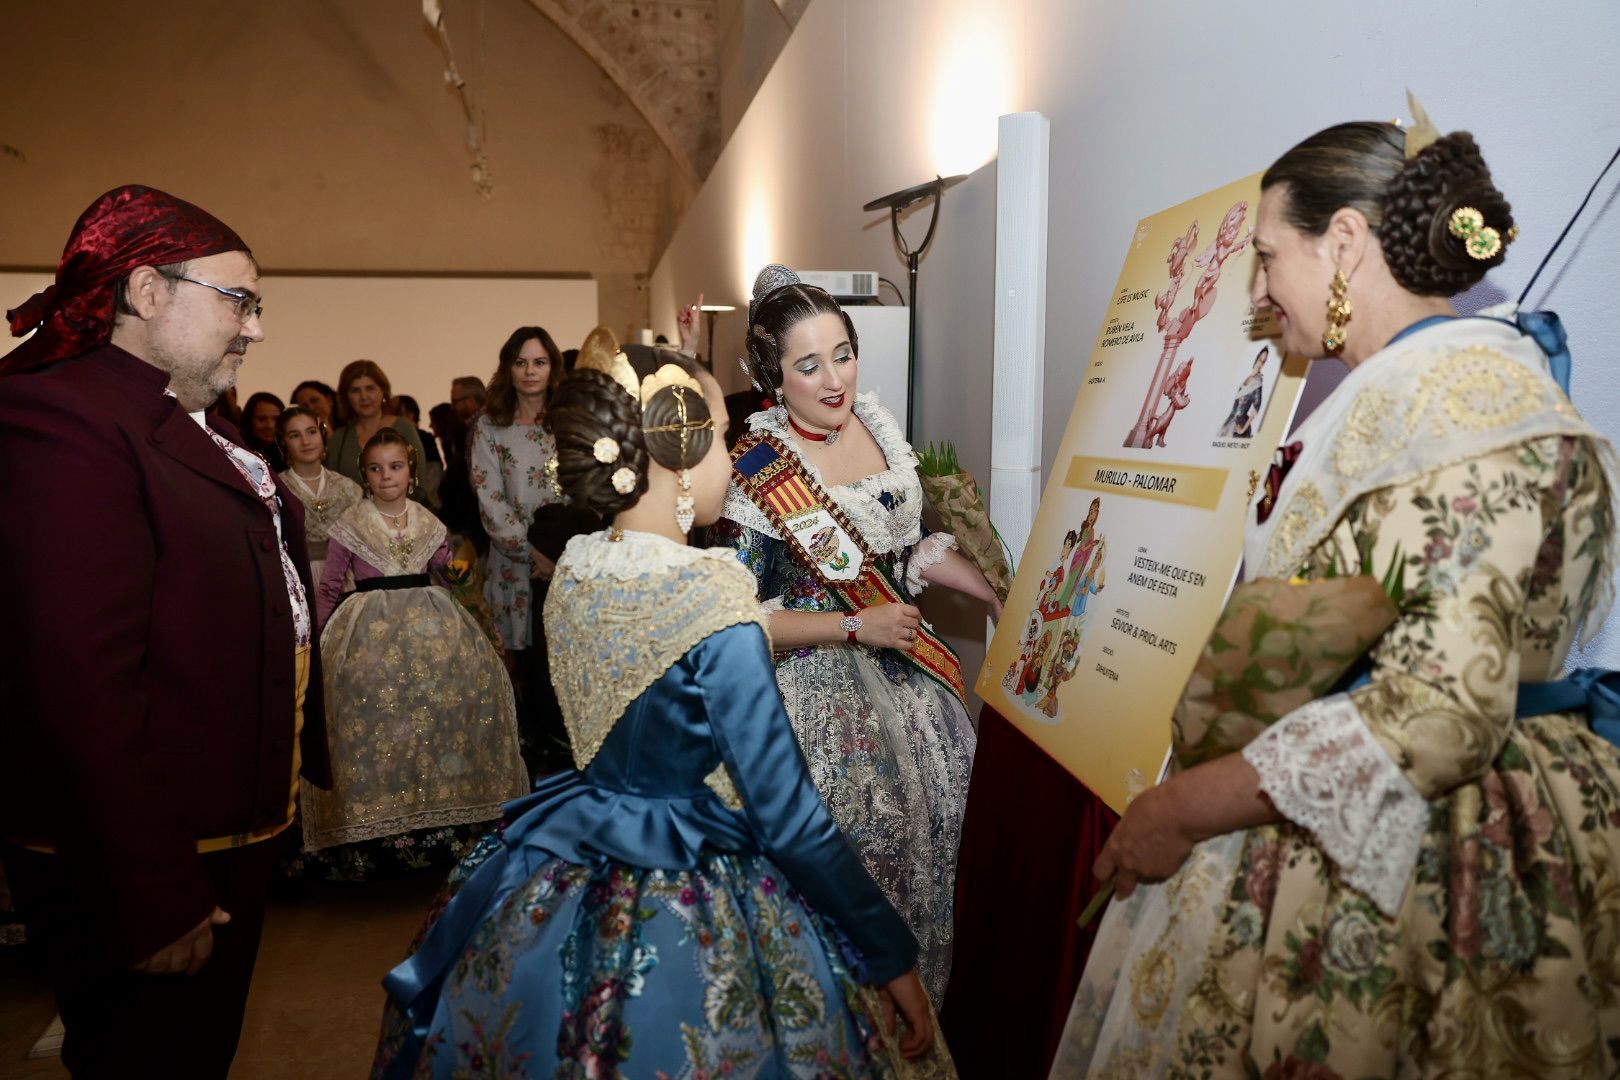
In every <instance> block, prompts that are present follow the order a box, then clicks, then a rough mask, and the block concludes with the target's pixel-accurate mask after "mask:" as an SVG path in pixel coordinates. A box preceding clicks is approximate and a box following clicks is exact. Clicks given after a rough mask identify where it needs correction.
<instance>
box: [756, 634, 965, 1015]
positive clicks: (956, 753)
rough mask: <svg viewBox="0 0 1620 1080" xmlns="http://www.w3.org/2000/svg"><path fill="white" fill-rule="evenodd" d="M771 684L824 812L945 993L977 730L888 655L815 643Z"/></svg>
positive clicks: (938, 997) (937, 999)
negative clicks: (906, 929) (852, 849)
mask: <svg viewBox="0 0 1620 1080" xmlns="http://www.w3.org/2000/svg"><path fill="white" fill-rule="evenodd" d="M776 681H777V685H778V686H779V687H780V688H781V690H782V700H783V703H784V704H785V705H786V706H787V713H788V717H789V719H791V720H792V722H793V733H794V735H795V736H797V738H798V740H799V748H800V749H801V750H802V751H803V752H804V760H805V764H807V765H808V766H809V767H810V776H811V779H813V780H814V781H815V784H816V790H817V791H819V792H820V793H821V798H822V801H824V802H825V803H826V804H827V809H828V810H829V811H831V813H832V817H833V820H834V821H835V822H837V823H838V827H839V829H841V830H842V831H843V833H844V835H845V836H847V837H849V841H850V843H851V844H853V845H854V846H855V850H856V852H857V853H858V854H859V855H860V857H861V862H862V863H863V864H864V865H865V866H866V871H867V873H869V874H871V875H872V880H874V881H876V882H877V883H878V887H879V888H881V889H882V890H883V894H884V895H885V896H887V897H888V899H889V902H890V903H891V904H893V905H894V909H895V910H896V911H898V912H899V913H900V917H901V918H903V919H905V920H906V923H907V925H908V926H910V927H911V932H912V934H914V935H915V936H916V938H917V944H918V945H919V946H920V947H921V950H922V951H921V952H920V953H919V954H918V957H917V970H918V974H919V975H920V976H921V977H922V981H923V985H924V986H925V987H926V988H927V989H928V994H929V997H930V998H932V999H933V1001H934V1004H935V1005H936V1006H938V1005H940V1004H941V1003H943V1001H944V997H945V986H946V984H947V983H948V982H949V981H950V975H951V947H952V944H953V941H954V937H955V933H954V907H953V905H954V902H955V896H956V856H957V849H958V848H959V847H960V845H961V841H962V815H963V814H964V813H965V812H966V810H967V795H968V779H969V777H970V776H971V774H972V772H973V753H974V750H975V749H976V748H977V746H978V735H977V734H976V733H975V732H974V730H973V725H972V723H971V722H969V720H968V716H967V712H966V710H964V709H963V708H962V703H961V702H960V701H959V700H957V698H956V696H955V695H954V694H952V693H951V692H950V691H949V690H947V689H945V688H944V687H943V686H941V685H940V684H938V683H936V682H935V681H933V680H932V679H930V678H928V677H927V676H925V675H923V674H922V673H921V672H919V671H917V670H916V669H915V668H912V667H909V666H906V665H905V664H903V663H902V662H900V661H898V660H895V659H893V658H892V657H891V656H889V655H886V654H882V653H873V652H872V651H871V650H867V649H861V648H854V647H850V646H846V645H830V646H821V647H818V648H814V649H809V650H804V651H803V652H801V653H796V654H794V655H793V656H791V657H789V658H788V659H786V660H783V661H781V662H780V663H778V664H777V668H776Z"/></svg>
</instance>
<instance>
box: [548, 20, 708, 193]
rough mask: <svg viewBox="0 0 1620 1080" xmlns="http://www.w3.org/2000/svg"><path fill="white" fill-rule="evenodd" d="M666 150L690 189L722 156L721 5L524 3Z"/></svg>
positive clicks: (700, 181)
mask: <svg viewBox="0 0 1620 1080" xmlns="http://www.w3.org/2000/svg"><path fill="white" fill-rule="evenodd" d="M529 4H530V6H532V7H533V8H535V9H536V10H537V11H539V12H540V13H541V14H543V15H545V16H546V17H547V18H549V19H551V21H552V22H554V23H556V24H557V25H558V26H559V27H560V28H561V29H562V31H563V32H564V33H565V34H567V35H568V36H569V37H570V38H571V39H572V40H573V41H574V43H575V44H577V45H578V46H579V47H580V48H581V49H583V50H584V51H585V53H586V55H588V56H589V57H590V58H591V59H592V60H595V61H596V62H597V64H599V65H601V68H602V70H603V71H604V72H606V73H607V76H608V78H610V79H612V80H613V82H614V83H615V84H616V85H617V86H618V87H619V89H621V90H623V91H624V94H625V96H626V97H627V98H629V99H630V102H631V104H632V105H634V106H635V107H636V110H637V111H639V112H640V113H641V115H642V116H643V117H645V118H646V120H647V123H648V125H649V126H651V127H652V129H653V131H654V132H655V133H656V134H657V135H658V138H659V139H660V140H662V141H663V143H664V145H665V146H666V147H668V148H669V152H670V154H671V156H673V157H674V159H675V162H676V164H677V165H678V166H679V167H680V168H681V170H682V171H683V172H685V173H686V174H687V176H688V177H690V178H691V179H692V181H693V182H694V184H700V183H702V181H703V178H704V177H706V176H708V174H709V170H710V169H711V168H713V167H714V162H715V159H716V158H718V157H719V156H720V93H719V89H720V63H719V59H720V49H719V18H718V12H717V9H718V0H529Z"/></svg>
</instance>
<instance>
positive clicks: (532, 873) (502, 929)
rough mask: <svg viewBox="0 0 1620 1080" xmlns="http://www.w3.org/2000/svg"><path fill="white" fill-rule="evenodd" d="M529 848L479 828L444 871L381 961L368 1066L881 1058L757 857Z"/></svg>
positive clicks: (807, 929)
mask: <svg viewBox="0 0 1620 1080" xmlns="http://www.w3.org/2000/svg"><path fill="white" fill-rule="evenodd" d="M534 854H535V853H534V850H533V849H532V848H530V849H527V850H524V849H522V848H509V847H508V846H507V844H506V843H505V842H504V841H503V840H501V839H500V838H498V837H497V836H494V835H491V836H490V837H487V838H486V839H485V840H484V841H482V842H481V843H480V844H479V845H478V846H477V847H475V848H474V849H473V850H472V851H471V852H470V853H469V854H468V855H467V857H466V858H465V859H463V860H462V862H461V864H460V865H459V866H458V867H457V869H456V870H455V871H454V872H453V873H452V875H451V880H450V884H449V885H448V886H447V888H446V890H445V892H444V893H443V895H442V896H441V897H440V899H439V901H438V902H437V903H436V905H435V910H434V913H433V914H432V915H431V916H430V918H429V920H428V923H427V925H426V926H425V927H424V928H423V932H422V935H420V936H419V938H418V941H417V944H416V945H415V946H413V953H414V954H415V955H414V956H413V957H412V959H411V960H410V961H408V962H407V963H406V964H403V965H401V966H400V968H397V969H396V970H395V973H394V974H393V975H392V976H390V979H389V990H390V1000H389V1003H388V1007H387V1010H386V1012H385V1014H384V1018H383V1033H382V1038H381V1041H380V1044H379V1046H378V1049H377V1055H376V1060H375V1063H374V1066H373V1069H374V1072H373V1075H374V1076H376V1077H389V1078H403V1077H414V1078H423V1077H443V1078H449V1077H486V1076H487V1077H495V1076H499V1077H509V1078H517V1077H542V1076H544V1077H550V1076H581V1077H585V1076H603V1077H607V1076H624V1077H648V1078H653V1077H662V1076H670V1077H675V1076H684V1077H713V1078H716V1080H718V1078H720V1077H723V1076H733V1075H735V1076H748V1077H761V1078H768V1077H806V1078H809V1077H857V1076H882V1075H888V1071H887V1069H886V1068H885V1067H884V1066H883V1065H882V1064H881V1063H880V1062H879V1061H875V1060H873V1059H872V1058H871V1057H870V1056H869V1053H868V1050H867V1047H868V1040H869V1038H870V1036H871V1034H872V1031H871V1023H870V1021H869V1020H868V1018H867V1014H866V1013H865V1012H863V1011H861V1009H860V1008H859V1007H858V1006H857V1005H856V1004H855V1003H856V1002H859V1001H860V1000H861V999H862V989H861V988H860V987H859V986H858V985H857V984H856V983H855V981H854V979H853V978H852V976H851V973H850V970H849V967H848V965H847V963H846V961H845V958H844V955H843V952H842V950H841V949H840V947H839V944H838V943H837V941H836V939H835V935H834V934H833V932H832V931H831V930H830V928H829V927H828V926H827V924H825V923H824V922H823V921H822V920H821V919H819V918H818V917H817V916H816V915H815V914H814V913H812V912H811V911H810V910H808V908H807V907H806V906H805V904H804V902H803V901H802V900H800V899H799V897H798V896H797V895H796V894H795V893H794V892H793V891H792V890H791V889H790V888H789V887H788V886H787V883H786V879H785V878H784V877H783V876H782V874H781V873H780V871H778V870H777V869H775V867H773V866H772V865H771V863H770V862H769V861H768V860H766V859H765V858H763V857H761V856H739V855H719V854H709V853H706V854H705V856H704V857H703V858H702V860H701V864H700V866H699V867H697V868H695V869H691V870H679V871H676V870H648V869H644V868H639V867H634V866H629V865H626V864H624V863H620V862H612V861H608V862H604V863H603V864H602V865H599V866H584V865H579V864H576V863H570V862H568V861H566V860H563V859H555V858H550V859H542V860H541V861H539V862H538V863H537V864H536V865H533V866H532V867H530V866H528V865H527V860H528V859H529V858H532V857H533V855H534ZM486 863H494V864H495V865H493V866H488V867H486V866H485V864H486ZM480 869H487V870H490V871H491V872H492V874H491V876H489V877H487V878H486V877H485V876H483V875H480V876H479V879H478V881H479V884H477V885H475V886H474V887H473V888H469V889H466V890H463V889H462V886H464V885H465V884H466V883H467V881H468V879H469V878H471V877H473V875H474V874H475V872H477V871H478V870H480ZM475 894H476V895H475ZM440 923H443V924H444V925H443V926H442V927H440V926H438V924H440ZM436 927H437V928H438V929H439V930H440V931H441V932H440V933H438V934H436V935H434V937H433V938H429V931H430V930H434V929H435V928H436ZM444 931H450V932H448V933H446V932H444ZM435 939H436V940H435ZM424 940H427V941H428V944H427V945H426V946H424V944H423V942H424ZM433 952H437V955H438V956H439V958H440V959H441V960H442V966H437V963H436V962H435V961H434V960H433V959H432V958H431V957H430V956H429V955H428V954H429V953H433ZM407 972H408V974H406V975H404V976H403V977H402V973H407ZM435 972H436V973H435ZM418 975H420V976H421V978H420V979H418ZM867 1000H868V1001H869V1000H870V996H869V995H868V996H867ZM413 1024H414V1026H415V1028H416V1030H415V1032H413Z"/></svg>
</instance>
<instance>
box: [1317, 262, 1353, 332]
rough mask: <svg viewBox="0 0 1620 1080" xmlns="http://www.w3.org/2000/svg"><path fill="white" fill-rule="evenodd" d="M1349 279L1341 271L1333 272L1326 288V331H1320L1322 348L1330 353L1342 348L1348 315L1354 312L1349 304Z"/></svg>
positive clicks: (1348, 320) (1348, 319)
mask: <svg viewBox="0 0 1620 1080" xmlns="http://www.w3.org/2000/svg"><path fill="white" fill-rule="evenodd" d="M1349 294H1350V279H1349V278H1347V277H1345V276H1344V271H1343V270H1335V271H1333V283H1332V284H1331V285H1329V286H1328V304H1327V329H1325V330H1323V331H1322V348H1324V349H1326V350H1327V351H1328V352H1330V353H1335V352H1338V351H1339V350H1340V349H1342V348H1344V342H1345V338H1347V337H1348V336H1349V331H1348V330H1347V329H1346V328H1347V326H1348V324H1349V322H1350V314H1351V312H1352V311H1354V310H1355V308H1354V306H1353V305H1352V304H1351V303H1350V295H1349Z"/></svg>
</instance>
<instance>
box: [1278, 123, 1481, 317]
mask: <svg viewBox="0 0 1620 1080" xmlns="http://www.w3.org/2000/svg"><path fill="white" fill-rule="evenodd" d="M1279 185H1283V186H1285V187H1286V188H1287V192H1288V200H1287V205H1286V209H1285V211H1284V216H1285V217H1286V218H1287V220H1288V222H1289V224H1291V225H1293V226H1294V227H1295V228H1298V229H1301V230H1303V231H1304V232H1307V233H1309V234H1311V235H1312V236H1320V235H1322V234H1323V233H1324V232H1326V231H1327V227H1328V223H1329V222H1330V220H1331V219H1332V217H1333V214H1334V213H1335V212H1336V211H1338V210H1339V209H1341V208H1342V207H1346V206H1349V207H1354V208H1355V209H1357V210H1360V211H1361V213H1362V214H1363V215H1364V216H1365V217H1366V219H1367V224H1368V225H1369V226H1371V228H1372V231H1373V233H1374V234H1375V235H1376V236H1377V237H1378V243H1379V246H1380V247H1381V248H1382V249H1383V253H1384V261H1385V262H1386V263H1387V264H1388V265H1389V270H1390V273H1391V274H1392V275H1394V278H1395V280H1396V281H1397V282H1399V283H1400V285H1401V287H1402V288H1404V289H1406V290H1407V291H1408V292H1413V293H1417V294H1418V295H1420V296H1455V295H1456V294H1457V293H1460V292H1462V291H1463V290H1465V289H1467V288H1469V287H1470V286H1472V285H1474V284H1476V283H1477V282H1479V280H1480V279H1482V278H1483V277H1484V276H1485V274H1486V272H1487V271H1489V270H1490V269H1491V268H1492V267H1495V266H1500V265H1501V263H1502V260H1503V259H1504V258H1506V256H1507V247H1508V245H1507V243H1506V241H1507V240H1508V239H1510V231H1511V230H1512V228H1513V210H1512V207H1511V206H1509V205H1508V201H1507V198H1506V197H1505V196H1503V194H1502V193H1501V191H1499V190H1497V187H1496V185H1495V184H1494V183H1493V182H1492V181H1491V170H1490V169H1489V168H1488V167H1487V166H1486V164H1485V158H1484V156H1483V155H1482V154H1481V153H1480V151H1479V146H1478V144H1476V143H1475V142H1474V137H1473V136H1472V135H1470V134H1469V133H1468V132H1466V131H1455V132H1452V133H1451V134H1449V135H1442V136H1441V137H1440V138H1439V139H1437V140H1435V141H1434V142H1433V143H1431V144H1430V145H1429V146H1426V147H1424V148H1423V150H1422V151H1420V152H1419V153H1418V154H1417V155H1416V156H1414V157H1413V158H1412V159H1411V160H1410V161H1408V160H1407V157H1406V134H1405V132H1403V131H1402V130H1401V128H1400V127H1398V126H1397V125H1395V124H1384V123H1370V122H1364V121H1358V122H1354V123H1348V124H1337V125H1335V126H1333V127H1330V128H1327V129H1325V130H1323V131H1319V132H1317V133H1316V134H1315V135H1312V136H1311V137H1310V138H1308V139H1306V140H1305V141H1304V142H1302V143H1300V144H1299V145H1297V146H1295V147H1294V148H1293V149H1291V150H1289V151H1288V152H1287V153H1285V154H1284V155H1283V156H1282V157H1280V158H1278V159H1277V161H1276V162H1275V163H1274V164H1273V165H1272V166H1271V168H1269V169H1267V170H1266V174H1265V176H1263V177H1262V178H1261V180H1260V189H1261V190H1262V191H1265V190H1268V189H1270V188H1273V187H1277V186H1279ZM1463 206H1471V207H1473V208H1474V209H1476V210H1478V211H1479V212H1480V213H1481V214H1482V215H1483V216H1484V218H1485V224H1486V225H1488V226H1490V227H1491V228H1493V229H1495V230H1496V231H1497V232H1498V233H1500V234H1501V236H1502V237H1503V239H1504V243H1503V244H1502V249H1501V250H1500V251H1498V252H1497V253H1496V254H1495V255H1493V256H1492V257H1491V258H1489V259H1476V258H1474V257H1472V256H1471V255H1469V254H1468V249H1467V247H1466V245H1465V241H1464V240H1463V239H1461V238H1459V237H1457V236H1454V235H1452V233H1451V230H1450V228H1449V225H1450V221H1451V215H1452V213H1453V212H1454V211H1456V210H1457V209H1458V208H1459V207H1463Z"/></svg>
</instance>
